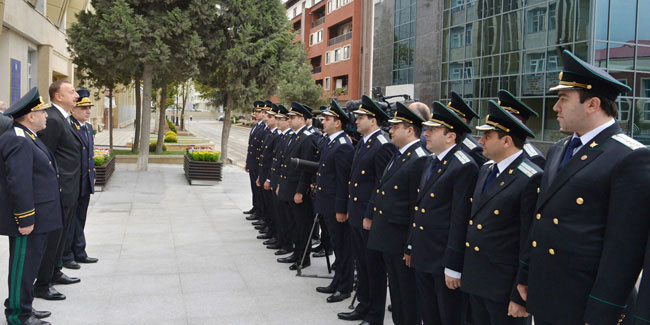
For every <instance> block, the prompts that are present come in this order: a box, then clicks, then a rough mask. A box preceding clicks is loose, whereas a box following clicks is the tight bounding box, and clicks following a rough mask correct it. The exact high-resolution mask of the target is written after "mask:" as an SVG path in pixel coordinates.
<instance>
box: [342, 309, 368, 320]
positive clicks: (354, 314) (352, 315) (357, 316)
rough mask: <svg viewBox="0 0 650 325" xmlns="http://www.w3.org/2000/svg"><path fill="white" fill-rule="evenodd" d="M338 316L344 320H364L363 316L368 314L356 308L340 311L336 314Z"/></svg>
mask: <svg viewBox="0 0 650 325" xmlns="http://www.w3.org/2000/svg"><path fill="white" fill-rule="evenodd" d="M336 316H337V317H338V318H339V319H342V320H363V317H365V316H366V315H364V314H362V313H360V312H358V311H356V310H353V311H351V312H349V313H338V314H336Z"/></svg>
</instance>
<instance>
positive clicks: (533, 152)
mask: <svg viewBox="0 0 650 325" xmlns="http://www.w3.org/2000/svg"><path fill="white" fill-rule="evenodd" d="M524 150H525V151H526V153H527V154H528V155H529V156H531V157H535V156H537V155H539V154H538V153H537V150H535V147H533V145H531V144H530V143H526V144H524Z"/></svg>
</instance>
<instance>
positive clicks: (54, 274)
mask: <svg viewBox="0 0 650 325" xmlns="http://www.w3.org/2000/svg"><path fill="white" fill-rule="evenodd" d="M75 212H76V202H75V204H72V205H68V206H66V205H64V206H63V228H62V229H58V230H55V231H52V232H50V233H48V236H47V246H46V248H45V254H44V255H43V261H41V267H40V268H39V269H38V276H37V277H36V283H35V284H34V290H35V291H39V290H43V291H45V290H48V288H49V287H50V286H52V281H53V280H54V279H58V278H60V277H61V274H63V273H61V267H62V265H63V264H62V263H61V258H62V256H63V246H65V239H66V238H67V235H68V231H69V230H70V224H71V223H72V219H73V218H74V213H75Z"/></svg>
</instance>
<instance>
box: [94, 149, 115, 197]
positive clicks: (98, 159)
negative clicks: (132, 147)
mask: <svg viewBox="0 0 650 325" xmlns="http://www.w3.org/2000/svg"><path fill="white" fill-rule="evenodd" d="M93 159H94V160H95V187H101V188H103V187H104V186H106V183H107V182H108V180H109V179H110V178H111V175H113V172H114V171H115V156H114V155H113V152H112V151H111V149H105V148H95V150H94V152H93Z"/></svg>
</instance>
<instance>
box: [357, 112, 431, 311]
mask: <svg viewBox="0 0 650 325" xmlns="http://www.w3.org/2000/svg"><path fill="white" fill-rule="evenodd" d="M423 115H424V116H423ZM423 115H420V114H418V113H416V112H414V111H412V110H411V109H409V108H408V107H406V106H404V105H403V104H402V103H397V110H396V112H395V115H394V117H393V119H391V120H389V122H390V123H392V124H393V126H392V128H391V129H390V134H391V136H392V139H391V141H392V142H393V144H395V145H396V146H397V147H399V151H397V152H396V154H395V156H394V157H393V158H392V160H391V161H390V162H389V163H388V166H387V167H386V169H385V170H384V173H383V175H382V177H381V180H380V181H379V186H378V187H377V190H376V191H375V192H376V193H375V197H374V198H373V201H372V206H373V213H372V219H370V218H368V223H370V225H369V226H370V227H369V228H370V235H369V237H368V248H370V249H374V250H377V251H380V252H382V256H383V259H384V265H385V267H386V271H387V273H388V282H389V284H390V285H389V289H390V301H391V304H392V306H393V321H394V322H395V324H419V314H418V308H417V307H416V301H415V292H416V287H415V275H414V273H413V270H412V269H410V268H408V267H407V266H406V265H404V260H403V257H404V251H405V250H406V245H407V237H408V233H409V228H410V227H409V225H410V224H411V223H412V222H413V214H414V213H413V207H414V206H415V199H416V197H417V188H418V185H419V183H420V175H421V173H422V167H423V165H424V162H425V161H426V157H427V154H426V152H425V151H424V148H422V144H421V143H420V134H421V133H422V122H424V121H425V118H426V117H425V116H426V113H425V114H423ZM370 220H371V221H370ZM366 222H367V221H366V219H364V223H366Z"/></svg>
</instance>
